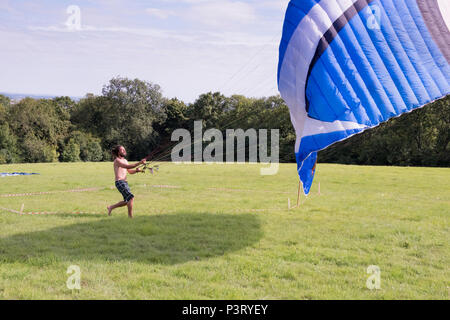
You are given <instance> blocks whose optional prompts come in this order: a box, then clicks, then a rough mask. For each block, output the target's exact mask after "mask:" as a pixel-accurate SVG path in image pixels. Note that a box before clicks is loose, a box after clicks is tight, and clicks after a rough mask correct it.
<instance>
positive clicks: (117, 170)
mask: <svg viewBox="0 0 450 320" xmlns="http://www.w3.org/2000/svg"><path fill="white" fill-rule="evenodd" d="M111 153H112V156H113V158H114V174H115V176H116V188H117V190H119V192H120V193H121V194H122V196H123V201H120V202H118V203H116V204H115V205H112V206H108V207H107V208H108V215H109V216H111V212H112V211H113V210H114V209H116V208H121V207H125V206H127V207H128V217H129V218H133V202H134V195H133V194H132V193H131V190H130V187H129V186H128V182H127V172H128V173H129V174H135V173H138V172H142V169H139V168H138V169H135V168H136V167H137V166H140V165H141V164H145V162H146V159H142V160H141V161H140V162H138V163H135V164H128V161H127V159H125V157H126V156H127V151H126V150H125V148H124V147H123V146H115V147H114V148H113V149H112V151H111Z"/></svg>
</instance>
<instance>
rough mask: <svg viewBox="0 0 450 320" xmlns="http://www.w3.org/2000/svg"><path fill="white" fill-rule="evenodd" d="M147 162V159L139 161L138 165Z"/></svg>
mask: <svg viewBox="0 0 450 320" xmlns="http://www.w3.org/2000/svg"><path fill="white" fill-rule="evenodd" d="M146 162H147V159H142V160H141V161H139V164H145V163H146Z"/></svg>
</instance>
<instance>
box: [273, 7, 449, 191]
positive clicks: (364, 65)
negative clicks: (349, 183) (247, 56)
mask: <svg viewBox="0 0 450 320" xmlns="http://www.w3.org/2000/svg"><path fill="white" fill-rule="evenodd" d="M448 2H450V1H448ZM444 6H447V9H448V7H450V3H447V2H446V1H440V0H402V1H397V0H372V1H371V0H321V1H318V0H317V1H316V0H292V1H291V2H290V3H289V6H288V9H287V12H286V18H285V22H284V27H283V36H282V40H281V44H280V60H279V67H278V87H279V91H280V93H281V96H282V97H283V99H284V100H285V102H286V103H287V105H288V106H289V110H290V115H291V120H292V124H293V126H294V128H295V131H296V135H297V140H296V145H295V153H296V159H297V165H298V173H299V175H300V180H301V181H302V184H303V190H304V193H305V194H308V193H309V192H310V188H311V184H312V181H313V178H314V173H315V172H314V171H315V170H314V169H315V164H316V159H317V152H318V151H320V150H323V149H325V148H327V147H328V146H330V145H332V144H334V143H336V142H338V141H342V140H344V139H347V138H349V137H351V136H352V135H354V134H357V133H361V132H362V131H364V130H366V129H369V128H373V127H375V126H378V125H379V124H380V123H382V122H385V121H387V120H389V119H390V118H393V117H398V116H400V115H402V114H404V113H407V112H410V111H412V110H414V109H417V108H419V107H422V106H424V105H426V104H428V103H430V102H433V101H435V100H437V99H440V98H443V97H445V96H447V95H448V94H449V93H450V66H449V61H450V31H449V25H450V21H447V20H450V18H449V17H448V15H445V14H443V10H444V9H445V8H444Z"/></svg>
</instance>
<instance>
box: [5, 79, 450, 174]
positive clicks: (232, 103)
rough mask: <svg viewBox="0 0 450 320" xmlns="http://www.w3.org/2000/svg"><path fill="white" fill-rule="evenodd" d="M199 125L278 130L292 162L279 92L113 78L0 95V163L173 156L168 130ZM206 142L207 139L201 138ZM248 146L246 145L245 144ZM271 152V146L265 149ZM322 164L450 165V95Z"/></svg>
mask: <svg viewBox="0 0 450 320" xmlns="http://www.w3.org/2000/svg"><path fill="white" fill-rule="evenodd" d="M195 120H203V126H204V129H205V130H206V129H208V128H216V129H219V130H222V131H223V132H225V130H226V129H238V128H239V129H243V130H247V129H250V128H254V129H279V132H280V149H279V154H280V162H295V155H294V145H295V132H294V129H293V127H292V125H291V122H290V114H289V109H288V107H287V106H286V104H285V103H284V101H283V100H282V99H281V97H280V96H272V97H266V98H248V97H244V96H240V95H234V96H231V97H226V96H224V95H223V94H221V93H219V92H216V93H212V92H210V93H206V94H202V95H200V96H199V97H198V99H197V100H196V101H195V102H193V103H189V104H186V103H184V102H183V101H181V100H178V99H176V98H173V99H168V98H165V97H164V96H163V94H162V91H161V88H160V87H159V86H158V85H157V84H153V83H150V82H145V81H141V80H139V79H127V78H120V77H117V78H113V79H111V80H110V81H109V83H108V84H107V85H105V86H104V87H103V90H102V94H101V95H99V96H94V95H92V94H90V95H87V96H86V97H85V98H83V99H81V100H79V101H74V100H72V99H70V98H69V97H57V98H53V99H32V98H25V99H23V100H21V101H19V102H17V103H12V102H11V100H10V99H9V98H7V97H5V96H2V95H0V164H4V163H19V162H31V163H36V162H57V161H60V162H76V161H89V162H97V161H110V160H111V154H110V150H111V148H112V147H113V146H114V145H117V144H121V145H123V146H125V148H126V149H127V151H128V155H129V158H130V159H133V160H136V159H141V158H143V157H145V156H147V155H148V154H149V153H151V152H152V151H153V158H157V159H162V160H170V152H168V150H170V148H171V147H172V146H173V145H174V144H176V143H177V142H172V141H171V135H172V132H173V131H175V130H176V129H179V128H185V129H188V130H190V131H191V132H192V131H193V125H194V121H195ZM204 143H206V142H204ZM247 149H248V148H247ZM269 149H270V148H269ZM319 161H321V162H332V163H344V164H360V165H402V166H408V165H411V166H446V167H448V166H449V164H450V98H449V97H447V98H446V99H442V100H439V101H436V102H434V103H433V104H431V105H429V106H427V107H426V108H421V109H419V110H415V111H413V112H411V113H409V114H407V115H404V116H401V117H399V118H396V119H392V120H390V121H389V122H387V123H384V124H382V125H381V126H379V127H377V128H374V129H371V130H368V131H366V132H364V133H362V134H359V135H355V136H354V137H352V138H350V139H348V140H345V141H343V142H341V143H337V144H335V145H333V146H332V147H330V148H328V149H326V150H324V151H321V152H320V154H319Z"/></svg>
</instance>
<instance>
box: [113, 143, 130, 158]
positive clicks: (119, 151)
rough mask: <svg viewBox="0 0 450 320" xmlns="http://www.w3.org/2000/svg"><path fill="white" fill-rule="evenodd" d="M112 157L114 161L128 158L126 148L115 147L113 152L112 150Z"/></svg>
mask: <svg viewBox="0 0 450 320" xmlns="http://www.w3.org/2000/svg"><path fill="white" fill-rule="evenodd" d="M111 153H112V156H113V158H114V159H116V158H123V157H126V156H127V151H126V150H125V148H124V147H123V146H120V145H119V146H115V147H114V148H113V149H112V150H111Z"/></svg>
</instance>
